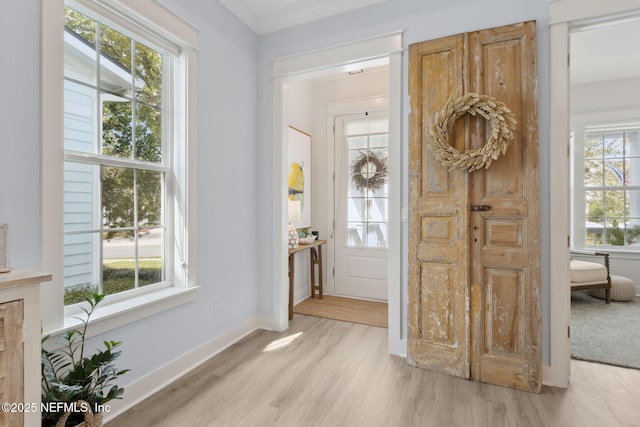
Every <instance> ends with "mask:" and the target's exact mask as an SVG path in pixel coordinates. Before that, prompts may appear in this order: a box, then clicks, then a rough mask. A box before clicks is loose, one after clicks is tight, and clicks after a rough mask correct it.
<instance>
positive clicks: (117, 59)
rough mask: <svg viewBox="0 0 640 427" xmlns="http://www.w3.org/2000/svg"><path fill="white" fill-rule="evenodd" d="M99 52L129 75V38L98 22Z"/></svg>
mask: <svg viewBox="0 0 640 427" xmlns="http://www.w3.org/2000/svg"><path fill="white" fill-rule="evenodd" d="M100 52H101V53H102V54H103V55H107V56H108V58H109V60H110V61H111V62H112V63H115V64H118V65H119V66H120V68H121V69H123V70H126V71H127V72H129V75H131V39H130V38H129V37H127V36H125V35H124V34H122V33H120V32H118V31H116V30H114V29H113V28H110V27H107V26H106V25H103V24H100ZM129 81H131V79H129Z"/></svg>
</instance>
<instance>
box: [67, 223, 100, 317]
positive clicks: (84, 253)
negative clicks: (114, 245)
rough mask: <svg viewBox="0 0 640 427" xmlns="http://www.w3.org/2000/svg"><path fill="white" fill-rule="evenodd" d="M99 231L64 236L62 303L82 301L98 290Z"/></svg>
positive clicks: (69, 303) (68, 303)
mask: <svg viewBox="0 0 640 427" xmlns="http://www.w3.org/2000/svg"><path fill="white" fill-rule="evenodd" d="M99 244H100V234H99V233H86V234H70V235H66V236H64V304H65V305H71V304H76V303H79V302H83V301H84V300H85V298H86V297H88V296H90V295H91V294H93V293H94V292H98V283H99V277H98V276H97V275H96V272H97V271H99V260H98V258H97V256H99V250H98V249H99V246H98V245H99Z"/></svg>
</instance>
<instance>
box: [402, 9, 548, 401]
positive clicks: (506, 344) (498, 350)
mask: <svg viewBox="0 0 640 427" xmlns="http://www.w3.org/2000/svg"><path fill="white" fill-rule="evenodd" d="M455 37H458V36H455ZM460 37H462V39H463V41H462V50H463V51H464V52H463V54H462V55H461V56H462V57H463V60H462V62H463V72H462V77H461V78H458V74H457V73H450V72H444V73H442V72H436V70H434V67H433V64H431V63H430V62H429V61H425V58H424V56H422V58H421V59H420V60H419V61H418V60H417V59H416V48H414V49H411V47H410V73H411V76H413V78H411V77H410V93H411V100H412V106H411V108H412V110H411V121H410V123H411V126H412V132H411V143H410V158H411V159H419V161H417V162H416V164H415V165H414V164H413V163H412V164H411V165H410V174H411V178H410V179H411V182H410V186H411V190H410V198H411V200H410V216H411V218H410V234H411V236H413V237H412V238H413V240H412V241H410V248H409V257H410V275H409V280H410V292H409V303H410V304H409V305H410V313H409V314H410V318H409V324H410V328H409V346H408V347H409V348H408V353H409V362H410V363H413V364H415V365H417V366H421V367H425V368H428V369H435V370H438V371H443V372H449V373H452V374H454V375H458V376H461V377H464V378H471V379H473V380H476V381H482V382H488V383H492V384H499V385H504V386H508V387H514V388H518V389H523V390H529V391H535V392H538V391H539V390H540V376H541V372H540V369H541V350H540V273H539V269H540V268H539V260H540V254H539V237H538V236H539V223H538V221H539V219H538V218H539V214H538V134H537V87H536V44H535V22H527V23H521V24H514V25H509V26H504V27H499V28H492V29H488V30H481V31H476V32H472V33H468V34H464V35H461V36H460ZM441 42H442V40H436V41H435V42H424V43H426V44H427V45H432V44H439V43H441ZM422 44H423V43H421V44H420V45H422ZM423 50H425V49H424V48H423ZM415 67H418V68H419V69H420V71H419V72H416V71H415V70H413V68H415ZM416 78H420V79H422V81H421V83H420V87H421V88H422V89H420V91H419V92H416V88H415V87H414V86H413V85H415V84H416V82H415V80H416ZM465 78H468V80H464V79H465ZM425 79H426V81H425ZM452 79H453V82H450V83H449V84H448V85H449V87H459V86H460V84H461V85H462V86H463V91H461V92H459V93H467V92H477V93H481V94H485V95H489V96H492V97H494V98H496V99H498V100H500V101H503V102H504V103H505V104H506V105H507V106H508V107H509V108H510V109H511V110H512V112H513V113H514V115H515V118H516V120H517V122H518V123H517V126H516V132H515V134H516V135H515V138H514V139H513V140H512V141H511V143H510V146H509V149H508V151H507V154H506V155H504V156H502V157H500V158H499V159H498V160H496V161H494V162H493V163H492V164H491V167H490V168H489V169H483V170H479V171H475V172H472V173H470V174H469V173H468V172H466V171H459V170H456V171H450V172H447V171H446V169H444V173H443V169H441V168H442V167H441V166H440V165H438V164H433V163H434V160H433V159H432V158H431V155H430V153H429V150H428V149H427V148H426V145H425V143H426V140H427V139H426V138H427V132H428V123H429V122H430V120H432V119H433V114H434V113H435V111H438V110H439V108H441V106H442V105H443V103H444V100H441V99H438V100H437V101H436V102H435V103H434V102H433V100H432V99H429V97H430V94H429V91H428V90H425V89H424V88H423V87H425V86H426V87H429V86H433V85H435V86H440V87H441V86H446V83H444V82H443V80H444V81H445V82H446V81H449V80H452ZM459 82H460V83H459ZM414 98H415V99H414ZM445 100H446V96H445ZM425 106H426V108H425ZM415 112H419V113H420V115H421V119H420V123H418V117H414V113H415ZM459 121H460V120H459ZM462 125H463V126H464V129H460V123H457V126H458V127H457V128H456V132H455V136H454V138H455V144H456V147H458V146H463V147H465V148H466V149H477V148H479V147H481V146H482V145H483V144H484V143H486V141H488V139H489V132H490V131H491V126H490V124H489V123H488V122H487V121H486V120H484V119H482V118H479V117H466V118H465V122H464V123H463V124H462ZM414 128H416V129H414ZM461 135H462V137H463V139H464V143H461V142H460V141H459V138H460V137H461ZM458 150H460V148H458ZM425 151H426V153H425ZM460 151H462V150H460ZM416 156H418V157H416ZM424 159H426V160H427V161H426V162H425V161H424ZM413 161H414V160H412V162H413ZM434 183H438V184H437V185H436V187H435V188H445V186H443V183H447V185H452V184H453V185H455V186H456V189H455V190H449V191H448V194H457V195H458V196H457V197H456V203H455V209H453V206H447V205H446V204H443V203H437V202H436V201H435V200H432V197H431V194H430V193H431V192H432V191H430V188H434ZM430 197H431V198H430ZM473 206H486V207H489V208H484V209H488V210H482V211H472V210H471V208H472V207H473ZM453 218H455V219H453ZM445 224H448V226H445ZM454 224H456V225H457V226H456V229H455V230H452V229H451V226H453V225H454ZM416 227H418V228H416ZM437 239H441V240H442V243H441V247H443V248H444V247H447V246H452V247H455V248H456V252H455V254H456V256H455V260H457V263H458V264H456V261H455V260H454V257H453V256H451V255H449V251H447V250H444V249H440V251H441V252H442V253H443V254H441V255H440V256H438V254H437V250H436V251H434V252H433V253H430V254H428V256H424V255H425V254H426V252H425V250H424V247H425V246H429V245H430V244H431V243H432V242H433V241H435V240H437ZM450 272H454V275H453V276H452V277H449V276H450V274H449V273H450ZM465 273H466V276H465V277H464V279H463V278H462V276H464V274H465ZM455 279H458V281H457V282H456V280H455ZM444 289H446V292H445V291H443V290H444ZM461 307H463V308H461ZM461 311H462V312H461ZM425 319H426V320H425ZM452 319H453V320H455V324H456V325H459V324H460V323H461V322H464V326H463V327H456V328H455V329H451V328H449V326H446V325H451V324H452V322H451V320H452ZM444 320H449V322H448V323H447V322H443V321H444ZM449 330H451V331H452V332H453V333H449V332H446V331H449ZM443 331H445V332H443ZM449 336H451V337H452V338H453V339H452V340H449V341H446V340H443V339H442V338H443V337H445V338H446V337H449ZM434 338H435V339H434ZM431 347H436V348H438V349H443V348H445V349H447V350H446V352H447V353H448V354H449V357H451V358H452V359H453V360H451V361H450V362H449V364H443V363H442V362H441V360H440V359H441V358H442V351H432V349H431ZM450 366H456V367H457V368H458V369H450V368H448V367H450ZM443 368H444V369H443Z"/></svg>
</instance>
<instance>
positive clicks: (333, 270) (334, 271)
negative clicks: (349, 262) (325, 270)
mask: <svg viewBox="0 0 640 427" xmlns="http://www.w3.org/2000/svg"><path fill="white" fill-rule="evenodd" d="M331 270H332V272H331V275H332V276H333V277H336V269H335V267H334V268H332V269H331Z"/></svg>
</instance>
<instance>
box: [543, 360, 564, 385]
mask: <svg viewBox="0 0 640 427" xmlns="http://www.w3.org/2000/svg"><path fill="white" fill-rule="evenodd" d="M542 385H546V386H550V387H559V388H567V387H568V386H569V382H568V378H566V377H563V376H562V375H559V373H558V372H554V369H553V367H552V366H551V365H545V364H543V365H542Z"/></svg>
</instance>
